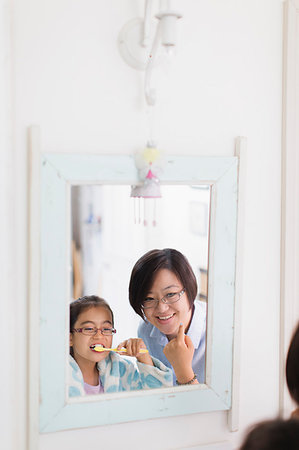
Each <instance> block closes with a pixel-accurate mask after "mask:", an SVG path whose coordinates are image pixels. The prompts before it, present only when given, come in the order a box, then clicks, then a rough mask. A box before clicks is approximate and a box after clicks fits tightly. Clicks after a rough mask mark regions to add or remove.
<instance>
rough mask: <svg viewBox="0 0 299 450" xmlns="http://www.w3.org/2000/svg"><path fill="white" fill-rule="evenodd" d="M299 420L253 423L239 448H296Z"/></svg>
mask: <svg viewBox="0 0 299 450" xmlns="http://www.w3.org/2000/svg"><path fill="white" fill-rule="evenodd" d="M298 448H299V420H298V419H289V420H283V419H274V420H269V421H266V422H261V423H258V424H257V425H254V426H253V427H252V428H251V430H250V431H249V433H248V434H247V436H246V437H245V440H244V442H243V445H242V446H241V447H240V450H282V449H288V450H297V449H298Z"/></svg>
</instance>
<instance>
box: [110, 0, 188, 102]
mask: <svg viewBox="0 0 299 450" xmlns="http://www.w3.org/2000/svg"><path fill="white" fill-rule="evenodd" d="M170 3H171V2H170V1H166V2H165V1H163V0H161V1H160V7H159V9H160V11H159V13H157V14H156V15H155V16H154V17H155V18H157V19H158V20H159V22H158V23H154V22H153V16H152V7H153V0H145V8H144V19H141V18H136V19H132V20H130V21H129V22H128V23H126V24H125V25H124V27H123V28H122V30H121V32H120V34H119V37H118V46H119V50H120V54H121V55H122V57H123V59H124V60H125V61H126V63H127V64H129V65H130V66H131V67H133V68H134V69H137V70H144V71H145V77H144V94H145V98H146V102H147V104H148V105H150V106H153V105H155V103H156V91H155V89H153V88H151V73H152V69H153V67H155V65H156V64H158V63H159V59H161V57H162V56H161V55H160V57H159V58H157V53H158V49H159V47H160V46H162V47H163V48H164V49H166V51H169V49H173V48H174V47H175V45H176V44H177V19H179V18H181V17H182V15H181V14H180V13H178V12H176V11H173V10H172V9H171V5H170Z"/></svg>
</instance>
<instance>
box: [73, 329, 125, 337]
mask: <svg viewBox="0 0 299 450" xmlns="http://www.w3.org/2000/svg"><path fill="white" fill-rule="evenodd" d="M73 331H76V333H82V334H85V335H86V336H95V335H96V334H97V333H98V331H99V332H100V333H101V334H102V335H103V336H112V335H113V334H115V333H116V329H115V328H97V327H83V328H74V329H73Z"/></svg>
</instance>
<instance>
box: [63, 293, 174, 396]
mask: <svg viewBox="0 0 299 450" xmlns="http://www.w3.org/2000/svg"><path fill="white" fill-rule="evenodd" d="M115 333H116V330H115V328H114V318H113V312H112V310H111V308H110V306H109V305H108V303H107V302H106V301H105V300H103V299H101V298H99V297H97V296H94V295H93V296H86V297H82V298H79V299H78V300H75V301H74V302H72V303H71V305H70V371H69V377H70V379H69V396H70V397H75V396H81V395H91V394H99V393H102V392H118V391H131V390H138V389H150V388H158V387H169V386H171V385H172V377H171V371H170V370H169V369H168V368H167V367H165V366H164V364H162V363H161V362H160V361H158V360H157V359H155V358H152V357H151V356H150V355H149V353H141V352H140V350H141V349H145V348H146V347H145V345H144V343H143V341H142V339H128V340H126V341H124V342H122V343H120V344H119V345H118V347H117V351H118V352H119V353H121V348H123V347H124V348H126V353H125V355H126V356H135V357H136V358H137V368H136V366H135V364H134V363H133V362H131V361H129V360H127V359H124V358H122V357H121V356H120V355H119V354H118V353H117V352H113V351H109V350H107V351H102V352H97V351H96V350H94V346H95V345H97V346H100V347H103V348H111V346H112V337H113V334H115Z"/></svg>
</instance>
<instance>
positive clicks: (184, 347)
mask: <svg viewBox="0 0 299 450" xmlns="http://www.w3.org/2000/svg"><path fill="white" fill-rule="evenodd" d="M163 353H164V355H165V356H166V358H167V359H168V361H169V362H170V364H171V365H172V367H173V370H174V372H175V374H176V378H177V380H178V382H179V383H181V384H184V383H187V382H188V381H190V380H192V378H193V376H194V372H193V369H192V359H193V354H194V346H193V343H192V340H191V338H190V337H189V336H185V334H184V328H183V325H182V324H180V326H179V331H178V335H177V337H175V338H174V339H172V340H171V341H169V342H168V344H166V345H165V347H164V349H163ZM192 384H198V381H197V380H194V382H193V383H192Z"/></svg>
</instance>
